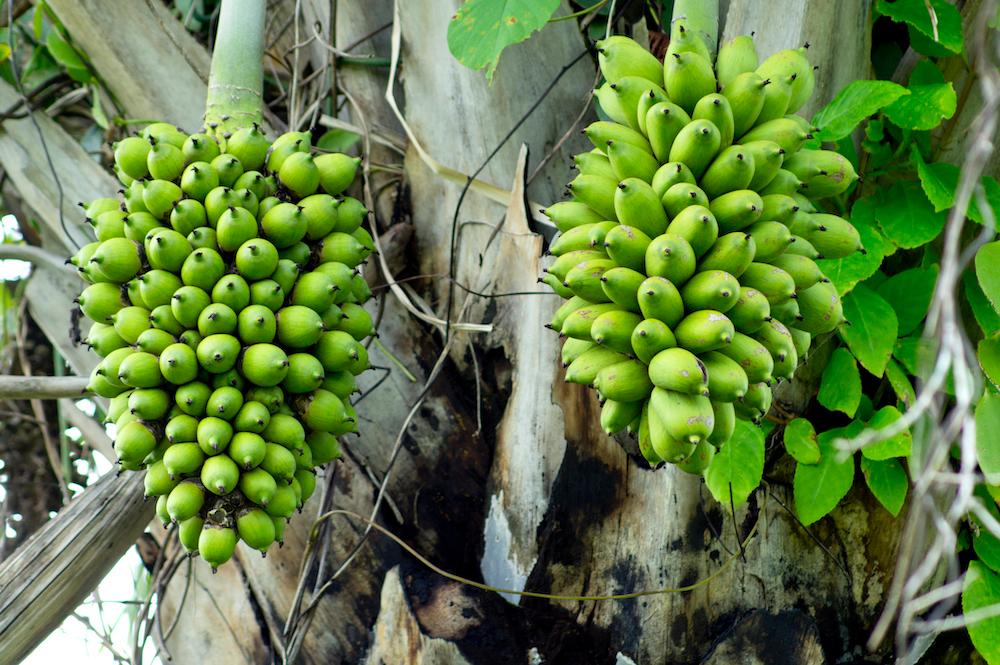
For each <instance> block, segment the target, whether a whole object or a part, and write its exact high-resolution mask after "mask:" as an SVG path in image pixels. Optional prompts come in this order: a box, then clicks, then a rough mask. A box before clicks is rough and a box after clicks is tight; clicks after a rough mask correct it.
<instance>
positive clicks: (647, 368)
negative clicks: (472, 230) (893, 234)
mask: <svg viewBox="0 0 1000 665" xmlns="http://www.w3.org/2000/svg"><path fill="white" fill-rule="evenodd" d="M597 50H598V58H599V62H600V68H601V72H602V73H603V75H604V78H605V82H604V83H603V85H601V87H600V88H599V89H597V90H596V91H595V96H596V98H597V100H598V102H599V104H600V107H601V110H602V111H603V113H604V115H605V116H606V117H607V118H608V120H600V121H598V122H594V123H593V124H591V125H590V126H589V127H587V128H586V129H585V130H584V133H585V134H586V136H587V138H588V139H589V140H590V141H591V143H592V144H593V146H594V149H593V150H591V151H590V152H584V153H581V154H578V155H576V157H575V158H574V161H575V166H576V168H577V169H578V171H579V175H578V176H577V177H576V178H575V179H574V180H573V181H572V182H571V183H569V185H568V189H569V192H570V194H571V199H570V200H567V201H562V202H559V203H556V204H554V205H552V206H551V207H549V208H548V209H547V210H546V214H547V216H548V217H549V218H550V219H551V220H552V222H553V223H554V224H555V225H556V226H557V227H558V229H559V231H560V234H559V235H558V236H557V237H556V238H555V239H554V241H553V242H552V243H551V246H550V251H551V253H552V254H553V255H554V256H555V260H554V262H552V263H551V265H549V267H548V268H547V269H546V271H545V274H544V275H543V276H542V278H541V281H543V282H545V283H546V284H548V285H549V286H551V288H552V289H553V290H554V291H555V292H556V293H558V294H559V295H560V296H562V297H563V298H565V299H566V302H565V303H564V304H563V305H562V306H561V307H560V308H559V310H558V311H557V313H556V315H555V316H554V318H553V320H552V321H551V323H550V327H551V328H552V329H554V330H556V331H558V332H559V333H560V334H561V335H562V336H564V337H565V342H564V344H563V347H562V361H563V364H564V365H565V366H566V380H567V381H570V382H573V383H580V384H585V385H592V386H593V387H594V388H596V389H597V391H598V396H599V398H600V400H601V401H602V409H601V424H602V426H603V428H604V429H605V430H606V431H607V432H608V433H616V432H621V431H623V430H626V429H627V430H628V431H629V432H631V433H632V434H634V435H635V436H636V437H637V439H638V444H639V449H640V451H641V452H642V454H643V456H644V457H645V458H646V459H647V460H648V461H649V462H650V464H652V465H656V464H659V463H661V462H670V463H673V464H676V465H678V466H679V467H680V468H681V469H683V470H685V471H688V472H691V473H702V472H703V471H704V470H705V469H706V468H707V467H708V465H709V464H710V463H711V460H712V458H713V456H714V454H715V452H716V450H717V448H718V446H720V445H722V444H723V443H725V442H726V441H727V440H728V439H729V438H730V437H731V436H732V432H733V428H734V426H735V419H736V418H742V419H746V420H751V421H755V422H756V421H759V420H760V419H761V418H762V417H763V416H764V414H765V413H767V411H768V409H769V407H770V405H771V399H772V393H771V386H772V384H773V383H774V381H775V380H780V379H788V378H791V376H792V374H793V373H794V372H795V368H796V366H797V364H798V363H799V361H800V360H801V359H803V358H804V357H805V356H806V354H807V353H808V350H809V345H810V342H811V339H812V337H813V336H815V335H820V334H823V333H828V332H830V331H832V330H834V329H835V328H836V327H837V326H838V325H840V324H841V322H842V321H843V312H842V309H841V304H840V300H839V298H838V295H837V290H836V289H835V288H834V286H833V285H832V284H831V283H830V282H829V280H828V279H826V278H825V277H824V275H823V273H822V272H821V271H820V269H819V267H818V266H817V264H816V263H815V261H814V259H817V258H821V257H826V258H832V259H835V258H841V257H845V256H847V255H849V254H851V253H853V252H857V251H863V248H862V246H861V242H860V238H859V236H858V233H857V231H856V230H855V229H854V227H853V226H852V225H851V224H850V223H849V222H847V221H846V220H844V219H842V218H841V217H838V216H836V215H832V214H827V213H825V212H820V210H819V208H817V206H816V205H815V204H814V203H813V201H815V200H816V199H822V198H824V197H829V196H834V195H837V194H841V193H843V192H844V191H845V190H846V189H847V188H848V187H849V186H850V185H851V184H852V183H853V182H854V181H855V180H856V179H857V175H856V173H855V172H854V169H853V167H852V166H851V163H850V162H849V161H848V160H847V159H845V158H844V157H843V156H841V155H840V154H838V153H836V152H832V151H828V150H820V149H812V148H806V147H805V144H806V142H807V141H808V140H809V139H810V138H812V135H811V132H812V131H814V130H813V128H812V127H811V126H810V123H809V122H807V121H806V120H805V119H804V118H802V117H801V116H798V115H795V112H796V111H797V110H799V109H800V108H801V107H802V106H803V104H805V102H806V101H807V100H808V98H809V97H810V95H811V94H812V90H813V86H814V77H813V68H812V66H811V65H810V63H809V61H808V60H807V59H806V57H805V51H804V49H799V50H785V51H781V52H779V53H777V54H775V55H773V56H771V57H769V58H767V59H766V60H764V61H763V62H762V63H759V62H758V56H757V52H756V49H755V46H754V43H753V39H752V38H751V37H750V36H741V37H737V38H735V39H734V40H732V41H731V42H728V43H726V44H725V45H723V46H722V48H721V49H720V51H719V54H718V58H717V59H716V60H715V63H714V67H713V61H712V57H711V55H710V52H709V50H708V48H707V47H706V45H705V43H704V42H703V41H702V40H701V39H700V38H699V37H697V36H696V35H695V33H694V31H692V30H687V29H686V26H685V25H684V24H683V22H678V23H675V24H674V26H673V29H672V35H671V42H670V46H669V49H668V51H667V53H666V54H665V56H664V61H663V62H660V61H659V60H658V59H657V58H656V57H655V56H653V55H652V54H651V53H650V52H649V51H647V50H646V49H645V48H643V47H642V46H641V45H639V44H638V43H636V42H635V41H633V40H631V39H628V38H626V37H621V36H614V37H610V38H608V39H606V40H603V41H601V42H598V44H597Z"/></svg>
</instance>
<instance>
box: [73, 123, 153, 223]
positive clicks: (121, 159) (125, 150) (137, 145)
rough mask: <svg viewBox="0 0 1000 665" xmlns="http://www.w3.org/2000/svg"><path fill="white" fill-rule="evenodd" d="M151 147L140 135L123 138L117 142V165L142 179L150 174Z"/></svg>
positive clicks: (130, 174) (129, 174)
mask: <svg viewBox="0 0 1000 665" xmlns="http://www.w3.org/2000/svg"><path fill="white" fill-rule="evenodd" d="M150 147H151V146H150V145H149V141H146V140H143V139H142V138H139V137H138V136H130V137H128V138H124V139H122V140H121V141H119V142H118V143H116V144H115V165H116V166H117V167H118V168H119V169H121V170H122V171H123V172H124V173H125V174H126V175H128V177H130V178H133V179H135V180H142V179H143V178H145V177H146V176H147V175H148V174H149V171H148V169H147V168H146V158H147V157H148V155H149V150H150ZM88 214H89V213H88Z"/></svg>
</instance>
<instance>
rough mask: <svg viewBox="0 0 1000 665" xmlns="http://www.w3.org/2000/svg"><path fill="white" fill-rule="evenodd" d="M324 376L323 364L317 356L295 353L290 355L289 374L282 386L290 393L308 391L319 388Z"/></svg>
mask: <svg viewBox="0 0 1000 665" xmlns="http://www.w3.org/2000/svg"><path fill="white" fill-rule="evenodd" d="M324 376H325V375H324V372H323V365H322V363H320V361H319V360H318V359H317V358H316V357H315V356H313V355H311V354H308V353H293V354H292V355H290V356H288V374H287V375H285V379H284V381H283V382H282V384H281V386H282V387H283V388H284V389H285V391H286V392H288V393H292V394H297V393H307V392H311V391H313V390H316V389H317V388H319V387H320V385H321V384H322V383H323V378H324Z"/></svg>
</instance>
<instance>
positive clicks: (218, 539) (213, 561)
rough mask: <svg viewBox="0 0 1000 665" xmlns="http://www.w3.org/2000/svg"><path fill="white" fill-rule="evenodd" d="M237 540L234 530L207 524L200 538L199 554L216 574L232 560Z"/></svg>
mask: <svg viewBox="0 0 1000 665" xmlns="http://www.w3.org/2000/svg"><path fill="white" fill-rule="evenodd" d="M236 540H237V538H236V531H235V530H234V529H231V528H229V527H225V526H217V525H213V524H208V523H206V524H205V525H204V526H203V527H202V528H201V534H200V535H199V536H198V553H199V554H200V555H201V558H202V559H204V560H205V562H206V563H208V565H209V566H211V567H212V571H213V572H214V571H215V570H217V569H218V568H219V566H221V565H222V564H224V563H225V562H227V561H229V559H231V558H232V556H233V552H234V551H235V550H236Z"/></svg>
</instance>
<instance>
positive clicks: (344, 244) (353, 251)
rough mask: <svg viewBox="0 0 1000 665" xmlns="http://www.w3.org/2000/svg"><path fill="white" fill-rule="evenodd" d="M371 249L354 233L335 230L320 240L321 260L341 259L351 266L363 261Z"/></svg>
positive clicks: (340, 260)
mask: <svg viewBox="0 0 1000 665" xmlns="http://www.w3.org/2000/svg"><path fill="white" fill-rule="evenodd" d="M369 254H371V251H370V250H369V249H368V248H366V247H365V246H364V245H363V244H362V243H361V242H359V241H358V239H357V238H355V237H354V236H353V235H350V234H347V233H342V232H340V231H334V232H333V233H330V234H329V235H326V236H324V237H323V239H322V240H321V241H320V250H319V260H320V262H323V263H325V262H328V261H339V262H340V263H343V264H345V265H347V266H349V267H352V268H354V267H356V266H358V265H360V264H361V263H363V262H364V261H365V259H367V258H368V255H369Z"/></svg>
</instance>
